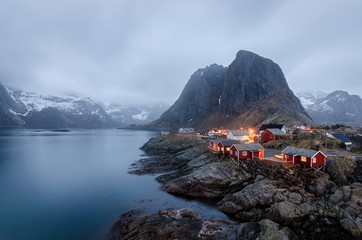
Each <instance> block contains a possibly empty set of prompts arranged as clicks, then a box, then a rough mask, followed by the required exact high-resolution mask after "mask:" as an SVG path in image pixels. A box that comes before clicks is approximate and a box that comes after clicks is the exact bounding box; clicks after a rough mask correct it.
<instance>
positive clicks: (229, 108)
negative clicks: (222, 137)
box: [220, 50, 289, 115]
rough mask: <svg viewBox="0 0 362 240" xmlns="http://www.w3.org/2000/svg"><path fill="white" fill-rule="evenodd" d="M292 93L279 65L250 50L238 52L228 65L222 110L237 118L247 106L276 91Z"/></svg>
mask: <svg viewBox="0 0 362 240" xmlns="http://www.w3.org/2000/svg"><path fill="white" fill-rule="evenodd" d="M279 90H285V91H287V90H289V87H288V84H287V81H286V80H285V77H284V74H283V72H282V70H281V69H280V67H279V66H278V64H276V63H274V62H273V61H272V60H270V59H267V58H264V57H261V56H259V55H257V54H255V53H252V52H249V51H243V50H241V51H239V52H238V53H237V55H236V58H235V60H234V61H233V62H232V63H231V64H230V65H229V67H228V70H227V73H226V78H225V87H224V91H223V94H222V98H221V104H220V109H221V111H222V113H224V114H233V115H237V114H239V113H241V112H244V111H245V110H246V108H247V105H245V104H250V103H253V102H256V101H259V100H263V99H266V98H267V97H269V96H271V95H272V94H273V93H274V92H275V91H279Z"/></svg>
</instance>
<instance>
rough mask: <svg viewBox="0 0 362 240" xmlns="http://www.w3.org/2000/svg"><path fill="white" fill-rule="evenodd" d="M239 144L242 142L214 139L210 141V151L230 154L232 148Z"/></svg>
mask: <svg viewBox="0 0 362 240" xmlns="http://www.w3.org/2000/svg"><path fill="white" fill-rule="evenodd" d="M237 143H240V141H237V140H230V139H214V140H211V141H210V144H209V146H208V149H209V151H210V152H212V153H222V154H229V152H230V147H231V146H232V145H233V144H237Z"/></svg>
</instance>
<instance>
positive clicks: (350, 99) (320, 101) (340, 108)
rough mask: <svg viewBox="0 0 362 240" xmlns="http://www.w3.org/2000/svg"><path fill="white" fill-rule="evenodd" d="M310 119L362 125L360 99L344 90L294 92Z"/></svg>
mask: <svg viewBox="0 0 362 240" xmlns="http://www.w3.org/2000/svg"><path fill="white" fill-rule="evenodd" d="M296 95H297V96H298V97H299V99H300V101H301V103H302V105H303V107H304V108H305V109H306V110H307V112H308V114H309V115H310V116H311V117H312V119H313V120H314V121H315V122H317V123H321V122H325V123H333V124H336V123H342V124H347V125H359V126H361V125H362V100H361V98H360V97H359V96H358V95H350V94H348V92H345V91H334V92H332V93H330V94H326V93H323V92H304V93H297V94H296Z"/></svg>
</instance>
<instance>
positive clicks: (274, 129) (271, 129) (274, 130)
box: [266, 128, 285, 135]
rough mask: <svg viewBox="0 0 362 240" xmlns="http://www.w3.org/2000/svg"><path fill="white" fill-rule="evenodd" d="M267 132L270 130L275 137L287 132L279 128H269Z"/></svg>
mask: <svg viewBox="0 0 362 240" xmlns="http://www.w3.org/2000/svg"><path fill="white" fill-rule="evenodd" d="M266 130H269V131H270V132H272V133H273V134H275V135H280V134H285V132H283V131H281V130H280V129H279V128H268V129H266Z"/></svg>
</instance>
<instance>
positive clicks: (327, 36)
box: [0, 0, 362, 104]
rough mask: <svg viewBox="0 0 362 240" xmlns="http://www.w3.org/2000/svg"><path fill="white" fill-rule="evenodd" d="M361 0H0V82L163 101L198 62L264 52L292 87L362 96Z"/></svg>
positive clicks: (123, 100)
mask: <svg viewBox="0 0 362 240" xmlns="http://www.w3.org/2000/svg"><path fill="white" fill-rule="evenodd" d="M361 12H362V2H361V1H358V0H351V1H347V2H346V1H344V2H342V1H336V0H332V1H331V0H321V1H311V0H307V1H283V0H276V1H268V0H261V1H252V0H245V1H238V0H231V1H216V0H200V1H191V0H184V1H164V0H154V1H130V0H124V1H118V0H102V1H100V0H93V1H88V0H63V1H47V0H33V1H28V0H3V1H1V2H0V31H1V41H0V52H1V54H0V81H1V82H2V83H3V84H5V85H6V86H9V87H15V88H19V89H22V90H24V91H29V92H37V93H41V94H50V95H58V94H59V93H61V94H69V93H73V94H77V95H84V96H88V97H90V98H92V99H94V100H95V101H100V102H117V103H120V104H129V103H142V104H143V103H150V102H152V103H157V102H165V103H168V104H172V103H173V102H174V101H175V100H176V99H177V97H178V96H179V95H180V93H181V91H182V89H183V87H184V85H185V84H186V82H187V79H188V78H189V76H190V75H191V74H192V73H193V72H194V71H195V69H198V68H199V67H200V66H207V65H209V64H212V63H218V64H220V65H223V66H227V65H228V64H229V63H230V62H231V61H232V60H233V59H234V55H235V53H236V52H237V51H238V50H240V49H246V50H249V51H252V52H256V53H258V54H260V55H262V56H268V57H269V58H271V59H273V60H274V61H275V62H277V63H278V64H279V65H280V67H281V68H282V69H283V71H284V74H285V77H286V79H288V83H289V86H290V88H291V89H292V90H293V91H294V92H300V91H304V90H309V89H320V90H323V91H326V92H332V91H334V90H336V89H340V90H344V91H348V92H349V93H350V94H358V95H362V86H361V85H362V83H361V82H362V81H361V76H362V68H361V67H360V63H361V62H362V48H361V47H360V43H361V42H362V28H361V27H360V23H361V21H362V19H361V18H362V15H361V14H360V13H361Z"/></svg>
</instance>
